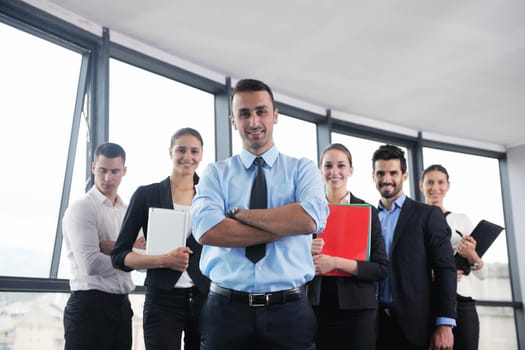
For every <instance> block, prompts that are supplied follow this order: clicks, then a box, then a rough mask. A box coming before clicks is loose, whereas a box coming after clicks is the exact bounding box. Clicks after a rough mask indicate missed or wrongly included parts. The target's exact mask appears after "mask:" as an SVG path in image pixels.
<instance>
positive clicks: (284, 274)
mask: <svg viewBox="0 0 525 350" xmlns="http://www.w3.org/2000/svg"><path fill="white" fill-rule="evenodd" d="M262 157H263V159H264V162H265V163H264V166H263V171H264V174H265V177H266V183H267V187H268V208H275V207H281V206H284V205H287V204H291V203H295V202H297V203H300V204H301V206H302V207H303V209H304V210H305V211H306V212H307V213H308V215H310V216H311V218H312V219H313V220H314V221H315V223H316V227H317V229H316V231H315V232H305V233H304V234H301V235H296V236H289V237H285V238H282V239H280V240H278V241H275V242H271V243H267V244H266V256H265V257H264V258H262V259H261V260H259V261H258V262H257V263H256V264H254V263H252V262H251V261H250V260H248V259H247V258H246V256H245V248H223V247H215V246H208V245H204V246H203V249H202V254H201V260H200V269H201V271H202V273H203V274H204V275H206V276H208V277H209V278H210V279H211V280H212V281H213V282H214V283H216V284H218V285H220V286H222V287H225V288H230V289H234V290H238V291H245V292H249V293H262V292H272V291H278V290H285V289H290V288H295V287H297V286H300V285H302V284H304V283H306V282H308V281H310V280H312V278H313V277H314V265H313V260H312V256H311V244H312V233H319V232H322V231H323V229H324V227H325V225H326V218H327V216H328V213H329V209H328V203H327V201H326V198H325V192H324V184H323V180H322V177H321V174H320V173H319V169H318V168H317V167H316V165H315V164H314V162H312V161H311V160H309V159H306V158H301V159H299V158H294V157H290V156H286V155H284V154H282V153H279V151H278V150H277V148H276V146H275V145H274V146H273V147H272V148H271V149H269V150H268V151H267V152H266V153H264V154H263V155H262ZM254 159H255V155H254V154H251V153H250V152H248V151H246V150H244V149H243V150H242V151H241V153H240V155H235V156H233V157H231V158H228V159H225V160H223V161H219V162H216V163H212V164H209V165H208V166H207V167H206V169H205V170H204V172H203V174H202V176H201V179H200V182H199V184H198V185H197V194H196V196H195V197H194V199H193V204H192V220H193V225H192V226H193V230H192V232H193V235H194V237H195V239H196V240H197V241H198V240H199V239H200V238H201V237H202V236H203V235H204V234H206V232H207V231H208V230H209V229H211V228H212V227H213V226H215V225H217V224H219V223H220V222H221V221H222V220H224V218H225V212H226V211H227V210H228V209H231V208H233V207H240V208H249V204H250V192H251V187H252V185H253V181H254V179H255V175H256V172H257V167H256V166H255V165H253V161H254Z"/></svg>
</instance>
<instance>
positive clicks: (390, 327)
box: [376, 307, 430, 350]
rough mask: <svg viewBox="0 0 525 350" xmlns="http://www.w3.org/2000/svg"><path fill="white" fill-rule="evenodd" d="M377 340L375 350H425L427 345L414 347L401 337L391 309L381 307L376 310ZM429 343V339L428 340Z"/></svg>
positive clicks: (401, 333)
mask: <svg viewBox="0 0 525 350" xmlns="http://www.w3.org/2000/svg"><path fill="white" fill-rule="evenodd" d="M378 313H379V315H378V325H379V328H378V338H377V346H376V348H377V350H387V349H388V350H390V349H403V350H427V349H428V345H426V346H420V345H414V344H412V343H410V342H409V341H408V339H407V338H406V337H405V336H404V335H403V332H402V331H401V328H400V327H399V323H398V321H397V318H396V314H395V312H394V311H393V310H391V309H386V310H385V309H384V308H382V307H380V308H379V310H378ZM429 342H430V339H429Z"/></svg>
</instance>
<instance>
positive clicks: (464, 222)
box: [447, 213, 488, 299]
mask: <svg viewBox="0 0 525 350" xmlns="http://www.w3.org/2000/svg"><path fill="white" fill-rule="evenodd" d="M447 223H448V226H450V229H451V231H452V235H451V238H450V242H451V243H452V248H453V249H454V254H455V253H456V249H457V247H458V244H459V243H460V242H461V235H463V236H468V235H470V234H471V233H472V230H473V229H474V228H473V226H472V222H471V221H470V219H469V217H468V216H467V215H465V214H461V213H450V214H448V215H447ZM458 231H459V233H461V235H460V234H459V233H458ZM472 276H476V277H477V278H479V279H480V280H483V279H485V278H487V276H488V267H487V265H486V264H483V266H482V267H481V269H479V270H476V271H474V270H472V271H471V272H470V274H468V275H466V276H465V275H463V277H461V280H460V281H458V288H457V293H458V294H459V295H461V296H464V297H472V298H474V299H475V294H474V290H473V288H472V281H471V279H472V278H473V277H472Z"/></svg>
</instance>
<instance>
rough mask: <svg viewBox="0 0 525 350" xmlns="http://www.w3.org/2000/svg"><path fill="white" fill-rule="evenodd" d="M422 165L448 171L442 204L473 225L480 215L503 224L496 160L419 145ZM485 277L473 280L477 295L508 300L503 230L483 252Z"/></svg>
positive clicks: (510, 296) (510, 295) (509, 294)
mask: <svg viewBox="0 0 525 350" xmlns="http://www.w3.org/2000/svg"><path fill="white" fill-rule="evenodd" d="M423 161H424V165H425V167H427V166H429V165H431V164H441V165H443V166H444V167H445V168H446V169H447V171H448V173H449V175H450V189H449V191H448V193H447V195H446V197H445V201H444V206H445V208H446V209H447V210H450V211H452V212H459V213H465V214H467V215H468V217H469V218H470V220H471V221H472V223H473V224H474V226H475V225H476V224H477V223H478V222H479V221H480V220H482V219H485V220H488V221H491V222H494V223H496V224H498V225H500V226H505V225H504V220H503V204H502V198H501V182H500V176H499V166H498V160H497V159H494V158H487V157H481V156H474V155H469V154H464V153H458V152H449V151H442V150H437V149H432V148H423ZM483 261H484V262H485V263H486V264H487V267H488V268H489V278H488V279H486V280H483V281H480V280H478V279H476V278H472V281H473V282H474V283H476V285H475V294H476V296H477V297H478V299H485V300H507V301H510V300H512V294H511V290H510V280H509V270H508V256H507V244H506V239H505V231H503V232H502V233H501V234H500V236H499V237H498V238H497V239H496V241H495V242H494V243H493V245H492V246H491V247H490V248H489V250H488V251H487V252H486V253H485V255H484V256H483Z"/></svg>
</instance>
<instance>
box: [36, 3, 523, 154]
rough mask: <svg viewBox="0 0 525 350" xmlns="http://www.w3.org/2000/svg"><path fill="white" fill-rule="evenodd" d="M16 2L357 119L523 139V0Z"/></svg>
mask: <svg viewBox="0 0 525 350" xmlns="http://www.w3.org/2000/svg"><path fill="white" fill-rule="evenodd" d="M27 2H29V3H32V4H36V5H37V6H39V7H41V8H43V9H45V10H49V8H53V9H54V11H55V12H57V11H56V8H57V6H56V5H58V8H62V9H65V10H68V11H71V12H72V13H74V14H75V15H77V16H80V17H83V18H84V19H86V20H87V21H81V22H82V23H80V22H79V23H77V24H79V25H84V26H86V24H87V26H89V25H93V24H96V25H98V26H100V27H101V26H104V27H108V28H110V32H111V31H114V32H118V33H120V34H122V35H124V36H126V37H129V38H131V39H132V40H136V41H138V42H140V43H144V44H146V45H148V46H152V47H155V48H158V49H160V50H162V51H163V52H166V53H168V54H171V55H174V56H176V57H178V58H181V59H183V60H187V61H189V62H192V63H193V64H196V65H199V66H201V67H203V68H206V69H208V70H210V71H213V72H217V73H218V74H220V75H223V76H230V77H232V78H233V79H239V78H245V77H255V78H259V79H261V80H264V81H265V82H267V83H268V84H269V85H270V86H271V87H272V88H273V89H274V91H275V92H277V94H279V93H280V94H283V95H286V96H289V97H291V98H293V99H298V100H300V101H308V103H311V104H313V105H316V106H319V107H320V108H322V109H321V110H324V109H331V110H333V111H335V112H334V114H337V113H339V114H340V115H343V116H350V118H352V117H353V116H358V120H361V121H363V120H364V121H365V123H366V121H371V122H374V121H378V122H380V123H381V122H386V123H389V124H394V125H395V126H400V127H404V128H408V129H409V130H415V131H416V132H417V131H422V132H423V133H424V134H425V133H427V132H428V133H429V134H430V133H432V134H438V135H445V136H447V137H452V138H457V140H460V141H465V144H468V142H469V141H473V142H481V143H488V144H494V145H499V146H503V147H513V146H517V145H521V144H524V143H525V131H524V130H525V127H524V126H525V1H520V0H514V1H513V0H498V1H494V0H464V1H457V0H440V1H429V0H412V1H406V0H405V1H395V0H390V1H361V0H359V1H356V0H339V1H338V0H333V1H332V0H326V1H319V0H266V1H257V2H254V1H242V0H231V1H228V0H227V1H202V0H201V1H199V0H155V1H143V0H89V1H86V0H53V1H51V2H50V1H38V0H30V1H27ZM58 12H60V11H58ZM359 117H360V118H361V119H359ZM372 124H373V123H372Z"/></svg>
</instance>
